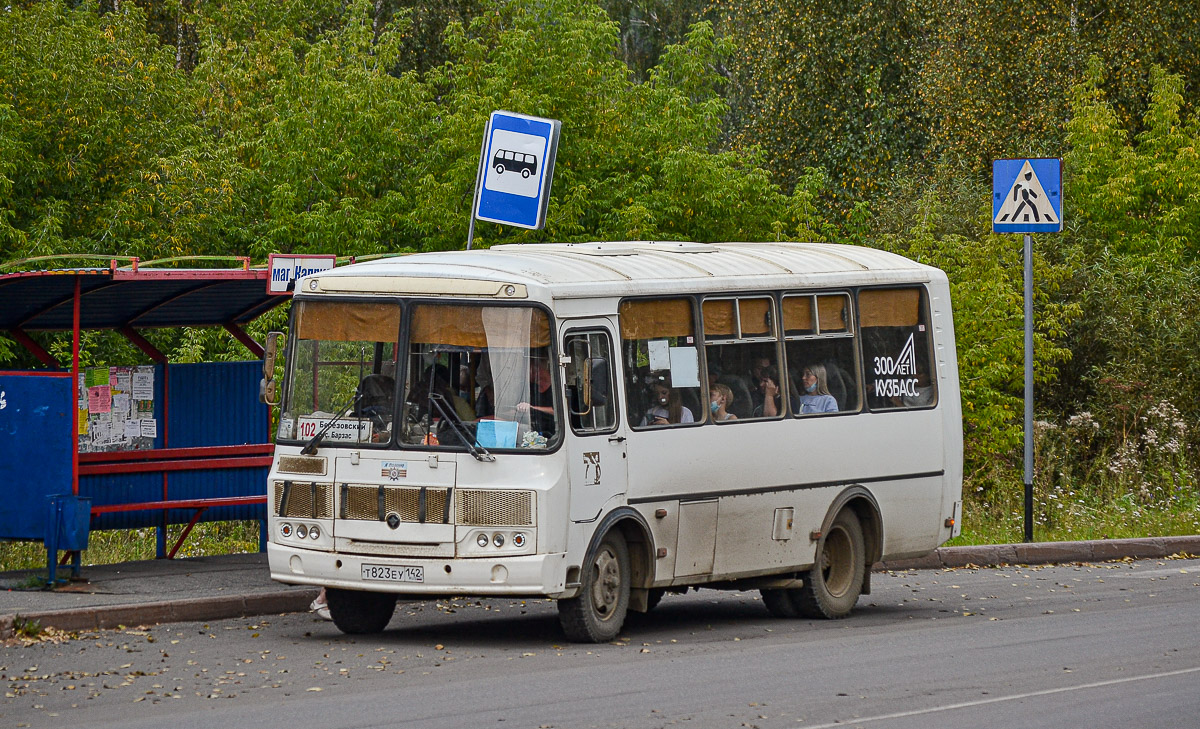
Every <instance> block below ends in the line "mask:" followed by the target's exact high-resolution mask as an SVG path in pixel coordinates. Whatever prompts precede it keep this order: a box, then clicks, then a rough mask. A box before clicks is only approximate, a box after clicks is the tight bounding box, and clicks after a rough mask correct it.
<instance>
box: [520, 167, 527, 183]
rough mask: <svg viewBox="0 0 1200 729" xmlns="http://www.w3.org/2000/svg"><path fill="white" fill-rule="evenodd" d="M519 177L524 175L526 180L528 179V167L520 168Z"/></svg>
mask: <svg viewBox="0 0 1200 729" xmlns="http://www.w3.org/2000/svg"><path fill="white" fill-rule="evenodd" d="M521 177H524V178H525V179H526V180H528V179H529V169H528V168H526V169H523V170H521Z"/></svg>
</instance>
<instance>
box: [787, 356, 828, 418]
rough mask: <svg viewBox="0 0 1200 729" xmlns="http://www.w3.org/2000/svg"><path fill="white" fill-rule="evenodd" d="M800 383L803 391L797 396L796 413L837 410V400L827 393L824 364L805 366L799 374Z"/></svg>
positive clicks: (804, 413)
mask: <svg viewBox="0 0 1200 729" xmlns="http://www.w3.org/2000/svg"><path fill="white" fill-rule="evenodd" d="M800 384H801V385H803V387H804V392H802V393H800V397H799V398H798V400H799V401H800V403H799V404H800V407H799V408H797V409H796V412H797V413H799V414H801V415H808V414H810V413H836V412H837V411H838V404H837V400H836V399H835V398H834V397H833V395H831V394H830V393H829V385H828V384H827V382H826V373H825V365H821V364H811V365H809V366H807V367H805V368H804V372H803V373H802V374H801V375H800Z"/></svg>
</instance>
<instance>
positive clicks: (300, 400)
mask: <svg viewBox="0 0 1200 729" xmlns="http://www.w3.org/2000/svg"><path fill="white" fill-rule="evenodd" d="M295 305H296V313H295V317H294V320H293V325H292V327H293V329H292V331H293V338H294V340H295V341H294V342H293V343H292V348H291V355H290V361H289V363H288V376H287V381H286V382H285V384H284V399H283V410H282V415H281V417H280V423H279V434H278V437H279V439H280V440H302V441H311V440H312V439H314V438H316V440H317V442H316V443H315V444H313V446H312V447H315V446H316V445H326V446H359V445H372V444H373V445H376V446H378V447H387V446H388V445H389V444H393V443H396V444H398V445H399V446H400V447H419V448H423V449H424V448H448V449H464V448H466V447H467V446H468V445H470V446H472V447H474V446H480V447H482V448H485V449H488V450H492V449H501V450H503V449H520V450H524V451H529V450H545V449H551V448H554V447H555V446H556V445H557V443H558V441H559V439H560V438H561V430H562V429H561V427H560V425H559V424H560V423H561V422H562V416H561V411H560V407H561V406H560V403H559V401H558V398H556V397H555V394H554V393H555V392H556V387H555V386H554V382H555V377H556V372H557V370H558V368H557V367H555V366H554V363H553V361H552V359H551V348H550V323H549V317H548V316H547V314H546V313H545V312H544V311H543V310H541V309H537V308H534V307H530V306H481V305H470V304H440V303H439V304H432V303H416V304H412V305H409V304H408V303H401V302H398V301H395V300H391V301H386V302H381V301H316V300H312V299H307V300H298V301H297V302H296V304H295ZM406 308H407V309H409V310H410V311H411V318H410V320H409V326H408V341H407V342H403V341H401V339H400V334H401V319H402V314H403V312H404V310H405V309H406ZM401 377H402V378H403V381H402V382H400V383H399V385H400V386H399V387H398V386H397V384H398V383H397V379H398V378H401ZM397 395H399V396H398V397H397ZM393 426H395V427H393ZM317 436H320V437H319V438H317Z"/></svg>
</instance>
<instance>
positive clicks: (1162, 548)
mask: <svg viewBox="0 0 1200 729" xmlns="http://www.w3.org/2000/svg"><path fill="white" fill-rule="evenodd" d="M1179 553H1186V554H1195V555H1200V535H1196V536H1185V537H1153V538H1149V539H1105V540H1093V541H1085V542H1041V543H1032V544H986V545H973V546H967V547H942V548H940V549H936V550H934V551H933V552H932V553H931V554H928V555H926V556H924V557H919V558H916V559H903V560H891V561H888V562H879V563H876V564H875V565H874V567H873V569H874V570H875V571H877V572H880V571H883V572H886V571H893V572H896V571H904V570H916V569H950V568H958V567H998V566H1002V565H1014V564H1023V565H1033V564H1060V563H1071V562H1107V561H1111V560H1118V559H1127V558H1131V559H1154V558H1157V557H1169V556H1171V555H1173V554H1179ZM316 596H317V590H316V588H304V589H295V588H294V589H290V590H277V591H274V592H262V593H251V594H246V595H222V596H218V597H208V598H200V599H195V600H162V601H158V602H144V603H136V604H126V605H97V606H94V607H86V608H71V609H67V610H41V611H33V612H28V613H18V614H16V615H0V639H6V638H11V637H12V636H13V633H14V631H15V627H16V623H17V622H18V621H29V622H36V623H38V624H39V625H41V626H42V627H44V628H57V629H58V630H65V631H70V632H76V631H87V630H107V629H111V628H116V627H119V626H123V625H152V624H155V623H185V622H198V621H202V620H224V619H226V618H249V617H254V616H256V615H273V614H279V613H296V612H304V611H306V610H308V605H309V603H310V602H312V600H313V598H315V597H316Z"/></svg>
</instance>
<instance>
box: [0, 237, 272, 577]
mask: <svg viewBox="0 0 1200 729" xmlns="http://www.w3.org/2000/svg"><path fill="white" fill-rule="evenodd" d="M241 264H242V265H241V266H240V267H239V268H226V269H210V268H197V269H180V268H170V269H168V268H154V267H149V266H147V265H145V264H143V265H138V261H137V260H136V259H133V261H132V265H127V266H118V265H117V262H116V261H113V262H112V263H111V264H110V265H109V266H108V267H107V268H72V269H58V270H39V271H21V272H12V273H0V329H3V330H5V331H6V332H7V333H8V334H9V335H10V336H11V337H12V338H13V339H14V340H16V341H17V342H19V343H20V344H21V345H23V346H24V347H25V348H26V349H27V350H28V351H29V352H30V353H32V355H33V356H34V357H35V358H36V359H37V360H38V361H39V362H40V363H41V364H42V365H44V369H38V370H22V371H0V483H2V484H4V497H3V498H2V499H0V540H4V539H7V540H34V541H39V540H40V541H44V542H45V543H46V546H47V550H48V561H49V568H50V579H51V581H53V580H54V569H55V566H56V562H57V559H58V550H59V549H63V550H67V551H68V556H70V555H73V556H74V558H75V561H74V571H75V572H76V573H78V569H79V551H80V550H81V549H83V548H86V545H87V534H88V532H89V531H90V530H95V529H124V528H144V527H155V528H156V529H157V550H156V551H157V555H158V556H159V557H160V558H163V557H167V558H170V557H173V556H174V555H175V553H176V552H177V551H178V549H179V547H180V545H181V544H182V543H183V540H184V539H185V538H186V537H187V535H188V532H189V531H190V530H191V528H192V526H194V525H195V524H196V523H197V522H198V521H221V520H258V521H259V522H260V525H262V526H261V527H260V547H261V546H262V543H263V542H265V523H266V522H265V519H266V509H265V504H266V496H265V493H266V474H267V471H268V468H269V466H270V462H271V451H272V447H273V446H272V444H271V442H270V441H271V439H270V432H269V431H270V410H269V408H267V406H266V405H263V404H262V403H261V402H259V399H258V385H259V380H260V378H261V376H262V356H263V349H262V347H261V345H260V344H259V343H258V342H256V341H254V340H253V339H252V338H251V337H250V336H249V335H248V334H247V333H246V331H245V330H244V328H243V327H244V326H245V325H246V324H248V323H249V322H251V321H253V320H254V319H255V318H257V317H258V316H260V315H262V314H264V313H266V312H267V311H269V310H271V309H273V308H274V307H276V306H278V305H280V304H282V303H284V302H285V301H287V300H288V298H289V295H288V294H287V293H286V292H285V293H283V294H282V295H281V294H280V293H279V291H278V290H276V291H272V290H271V289H272V287H271V286H270V285H269V279H270V269H269V268H253V267H251V266H250V264H249V261H248V259H242V260H241ZM169 327H222V328H224V329H225V330H226V331H228V332H229V333H230V334H231V335H232V336H233V337H234V338H235V339H237V340H238V341H239V342H241V343H242V344H243V345H244V346H245V347H246V349H247V350H248V351H249V354H250V355H251V359H250V360H249V361H242V362H202V363H195V364H193V363H188V364H173V363H171V362H169V361H168V358H167V356H166V355H165V354H163V353H162V352H161V351H159V350H158V349H157V348H156V347H155V346H154V345H153V344H152V343H151V342H150V341H148V340H147V339H146V338H145V337H144V336H143V335H142V333H141V332H143V331H144V330H146V329H161V328H169ZM88 330H112V331H115V332H119V333H120V334H121V335H123V336H124V337H125V338H127V339H128V340H129V341H130V342H131V343H132V344H133V345H134V346H136V347H137V348H138V349H140V350H141V351H142V352H144V353H145V355H146V356H147V358H148V359H149V360H150V361H151V362H153V365H141V366H137V367H114V368H112V370H111V375H110V373H109V372H106V371H104V368H92V369H88V370H86V371H85V369H84V368H81V367H80V356H79V352H80V334H81V332H84V331H88ZM36 332H72V335H73V336H72V342H73V346H72V351H71V360H70V361H60V359H59V358H57V357H55V355H53V354H51V352H50V351H48V350H47V349H46V348H45V347H43V346H42V345H41V344H39V343H38V342H37V341H36V340H35V339H34V337H33V333H36ZM108 377H111V378H112V379H111V382H110V381H109V380H108V379H107V378H108ZM121 387H124V388H126V390H129V389H130V388H132V390H133V392H132V393H130V392H121V391H120V388H121ZM139 388H140V391H139ZM114 393H115V394H114ZM131 397H132V398H137V400H136V401H133V400H130V399H129V398H131ZM122 398H124V399H122ZM114 404H115V405H119V406H121V407H124V408H126V410H125V411H124V414H123V415H122V418H123V420H121V421H120V422H121V427H123V428H124V432H122V433H119V434H118V433H116V432H115V431H116V428H113V427H112V423H114V422H117V421H116V418H117V415H116V414H115V413H116V408H115V407H114ZM89 406H91V407H92V411H90V412H93V413H95V412H97V411H100V412H109V413H110V419H109V421H108V425H106V426H105V430H106V432H105V433H104V434H103V435H104V437H105V438H109V437H111V438H112V443H111V444H106V445H103V446H97V447H93V446H92V443H93V441H89V440H88V435H89V433H88V424H87V420H88V412H89V410H88V409H87V408H88V407H89ZM139 408H140V410H139ZM130 412H134V413H137V414H139V415H140V416H141V417H140V419H136V420H131V419H130V418H128V417H125V416H126V415H127V414H128V413H130ZM102 424H103V423H102V422H100V421H96V422H94V423H93V425H94V426H96V429H95V430H94V431H93V432H92V433H91V434H90V435H91V436H92V437H94V438H97V439H98V438H99V436H100V433H99V427H98V425H102ZM110 430H111V431H113V432H107V431H110ZM122 439H124V440H122ZM100 442H102V443H107V441H100ZM122 443H126V444H136V447H132V446H131V447H129V448H122V447H121V444H122ZM81 451H82V452H81ZM168 524H186V525H187V526H186V527H185V528H184V530H183V532H182V534H181V535H180V536H179V538H178V540H177V541H176V542H175V544H174V545H173V546H171V547H170V548H168V546H167V539H166V537H167V525H168ZM63 562H64V563H65V562H66V558H64V560H63Z"/></svg>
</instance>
